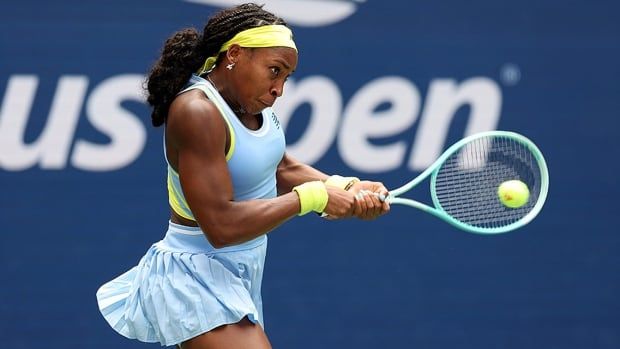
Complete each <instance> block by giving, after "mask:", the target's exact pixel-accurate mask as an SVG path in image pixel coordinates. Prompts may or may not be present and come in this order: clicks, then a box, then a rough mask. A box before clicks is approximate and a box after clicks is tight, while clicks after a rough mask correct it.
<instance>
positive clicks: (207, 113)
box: [167, 95, 300, 247]
mask: <svg viewBox="0 0 620 349" xmlns="http://www.w3.org/2000/svg"><path fill="white" fill-rule="evenodd" d="M227 132H228V131H227V125H226V122H225V121H224V120H223V118H222V116H221V115H220V114H219V111H217V109H216V108H215V106H214V105H213V104H212V103H211V102H210V101H208V100H206V99H202V98H195V97H194V98H192V97H189V96H186V95H182V96H179V97H178V98H177V99H176V100H175V102H174V103H173V105H172V106H171V109H170V113H169V116H168V124H167V141H168V145H169V148H168V149H169V150H172V151H171V152H172V153H174V154H169V159H170V161H171V164H172V165H173V167H175V165H176V169H177V172H178V173H179V178H180V181H181V186H182V188H183V193H184V195H185V198H186V200H187V203H188V205H189V207H190V209H191V210H192V213H193V214H194V217H195V219H196V221H197V223H198V225H199V226H200V227H201V229H202V230H203V232H205V234H206V236H207V238H208V239H209V241H210V242H211V243H212V244H213V245H214V246H215V247H223V246H226V245H231V244H237V243H241V242H244V241H248V240H251V239H253V238H256V237H258V236H260V235H262V234H264V233H266V232H268V231H270V230H272V229H273V228H275V227H276V226H278V225H279V224H282V223H283V222H284V221H286V220H287V219H289V218H291V217H293V216H295V215H296V214H297V213H299V207H300V206H299V205H300V204H299V198H298V196H297V195H296V194H295V193H287V194H285V195H282V196H279V197H277V198H274V199H268V200H267V199H265V200H250V201H243V202H236V201H233V188H232V181H231V178H230V174H229V172H228V166H227V164H226V159H225V154H224V152H225V147H226V135H227ZM169 153H170V151H169Z"/></svg>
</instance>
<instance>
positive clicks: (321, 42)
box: [0, 0, 620, 349]
mask: <svg viewBox="0 0 620 349" xmlns="http://www.w3.org/2000/svg"><path fill="white" fill-rule="evenodd" d="M232 2H233V1H225V0H204V1H199V0H196V1H193V2H188V1H182V0H172V1H156V0H149V1H147V0H133V1H120V0H113V1H102V2H89V1H74V0H62V1H56V2H53V3H49V4H45V5H42V3H41V2H39V1H33V0H22V1H19V2H11V3H8V2H4V3H2V4H1V5H0V9H1V11H0V33H1V34H0V97H1V99H0V101H1V103H2V104H1V105H0V183H1V184H0V186H1V188H2V190H1V194H0V223H1V227H2V232H1V233H0V340H1V341H2V343H3V345H5V346H6V347H8V348H13V349H17V348H42V347H45V348H145V347H149V346H150V347H156V345H146V344H141V343H138V342H135V341H130V340H126V339H125V338H123V337H121V336H119V335H117V334H116V333H115V332H113V330H112V329H111V328H109V327H108V325H107V324H106V323H105V321H104V320H103V318H102V317H101V316H100V315H99V313H98V310H97V305H96V302H95V291H96V289H97V288H98V287H99V285H100V284H102V283H103V282H105V281H107V280H109V279H111V278H113V277H115V276H117V275H118V274H120V273H121V272H122V271H124V270H126V269H128V268H130V267H131V266H133V265H134V264H136V263H137V262H138V259H139V258H140V257H141V256H142V254H143V253H144V251H146V249H147V248H148V247H149V246H150V244H151V243H153V242H155V241H157V240H158V239H160V238H161V237H162V234H163V231H164V229H165V226H166V222H167V217H168V207H167V199H166V191H165V162H164V160H163V158H162V152H161V129H154V128H152V127H150V120H149V110H148V108H147V107H146V105H145V104H144V102H143V98H144V97H143V95H142V94H141V91H140V86H141V84H142V82H143V78H144V74H145V72H146V71H147V70H148V68H149V66H150V65H151V64H152V63H153V61H154V60H155V59H156V58H157V57H158V52H159V49H160V48H161V45H162V43H163V41H164V40H165V38H167V37H168V36H169V35H170V34H171V33H173V32H174V31H175V30H178V29H180V28H183V27H187V26H197V27H199V28H201V27H202V25H203V23H204V22H205V21H206V19H207V18H208V16H209V15H210V14H212V13H213V12H214V11H215V10H217V9H219V8H221V6H224V5H222V4H225V3H229V4H230V3H232ZM268 3H270V6H273V7H271V8H272V9H274V11H276V10H277V12H278V13H279V14H280V15H282V16H283V17H285V18H289V19H290V22H291V24H292V26H293V29H294V32H295V36H296V41H297V43H298V46H299V47H300V64H299V67H298V70H297V72H296V73H295V75H294V77H293V78H292V79H291V80H290V82H289V83H288V85H287V87H286V95H285V98H283V100H282V101H280V102H279V104H278V105H277V108H278V111H279V112H280V118H281V121H282V122H283V123H284V124H285V125H286V130H287V137H288V144H289V151H290V152H291V153H293V154H294V155H295V156H297V157H299V158H300V159H303V160H304V161H307V162H310V163H313V164H314V165H315V166H317V167H318V168H321V169H323V170H324V171H326V172H328V173H340V174H345V175H357V176H360V177H364V178H373V179H376V180H381V181H383V182H384V183H386V185H387V186H388V187H395V186H398V185H400V184H401V183H402V182H404V181H405V180H407V179H408V178H410V177H412V176H415V175H416V174H418V173H420V172H421V170H422V169H423V168H424V167H425V166H426V165H427V164H428V162H429V161H432V159H433V158H434V157H435V156H437V155H438V153H439V152H440V151H441V150H443V149H445V147H447V146H448V145H449V144H450V143H452V142H454V141H456V140H457V139H459V138H461V137H463V135H465V134H468V133H471V132H475V131H482V130H486V129H504V130H513V131H517V132H519V133H522V134H525V135H527V136H528V137H529V138H531V139H532V140H533V141H534V142H535V143H536V144H537V145H538V146H539V147H540V148H541V150H542V151H543V153H544V154H545V156H546V159H547V162H548V165H549V169H550V175H551V187H550V193H549V197H548V201H547V204H546V206H545V208H544V209H543V211H542V212H541V214H540V215H539V216H538V218H537V219H536V220H535V221H533V222H532V223H531V224H530V225H528V226H527V227H525V228H524V229H521V230H519V231H516V232H513V233H510V234H504V235H498V236H478V235H472V234H468V233H464V232H460V231H456V230H455V229H454V228H452V227H450V226H449V225H447V224H446V223H443V222H441V221H439V220H437V219H436V218H434V217H432V216H429V215H426V214H423V213H421V212H417V211H413V210H411V209H407V208H403V207H394V208H393V210H392V212H391V213H390V214H389V215H387V216H385V217H382V218H380V219H378V220H376V221H373V222H359V221H353V220H346V221H338V222H326V221H324V220H321V219H320V218H318V217H311V216H307V217H306V216H304V217H301V218H295V219H293V220H291V221H289V222H287V223H286V224H285V225H284V226H282V227H280V228H279V229H277V231H275V232H273V233H272V234H270V243H269V244H270V246H269V250H270V251H269V253H268V258H267V262H266V274H265V280H264V283H263V285H264V287H263V295H264V301H265V320H266V331H267V333H268V335H269V337H270V339H271V341H272V343H273V345H274V347H276V348H376V347H383V348H453V347H458V348H464V349H465V348H476V349H478V348H519V349H522V348H545V349H551V348H561V349H568V348H575V349H582V348H619V347H620V315H619V314H620V300H619V297H618V295H619V294H620V255H619V253H618V250H619V249H620V235H619V234H618V228H617V227H616V220H615V217H617V214H618V212H617V211H618V209H619V208H620V205H619V204H618V197H619V196H620V186H619V185H618V183H617V174H618V173H619V172H620V171H619V170H620V168H619V165H618V158H619V155H620V146H619V143H618V137H617V132H618V128H619V127H620V121H619V120H620V118H619V117H620V115H619V114H618V110H620V88H619V87H618V86H619V85H618V80H620V64H619V62H620V24H619V23H620V18H619V16H618V13H620V5H619V3H618V2H617V1H611V0H603V1H596V2H591V1H590V2H589V1H584V0H576V1H565V2H561V3H560V2H557V1H552V0H537V1H533V0H524V1H520V2H516V3H513V2H510V3H507V2H501V1H500V2H497V1H490V0H474V1H456V0H438V1H432V2H411V1H406V0H400V1H376V0H367V1H363V0H359V1H321V0H316V1H311V0H303V1H302V0H297V1H295V0H288V1H286V0H280V1H272V2H268ZM426 192H427V188H421V189H420V190H417V191H416V192H415V193H414V196H416V195H419V196H420V197H424V196H423V195H424V194H425V193H426Z"/></svg>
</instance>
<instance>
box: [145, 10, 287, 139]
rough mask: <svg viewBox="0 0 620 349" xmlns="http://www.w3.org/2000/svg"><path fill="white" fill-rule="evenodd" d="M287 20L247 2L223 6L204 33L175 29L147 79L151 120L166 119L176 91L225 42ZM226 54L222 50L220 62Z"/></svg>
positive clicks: (284, 23)
mask: <svg viewBox="0 0 620 349" xmlns="http://www.w3.org/2000/svg"><path fill="white" fill-rule="evenodd" d="M274 24H281V25H286V22H285V21H284V20H283V19H282V18H279V17H277V16H276V15H274V14H273V13H271V12H268V11H265V10H263V8H262V6H259V5H256V4H253V3H247V4H242V5H239V6H236V7H233V8H229V9H225V10H222V11H220V12H218V13H216V14H215V15H213V17H211V18H210V19H209V21H208V22H207V24H206V25H205V27H204V30H203V33H202V35H200V34H199V33H198V31H197V30H196V29H194V28H187V29H183V30H180V31H178V32H176V33H174V34H173V35H172V36H171V37H169V38H168V39H167V40H166V43H165V44H164V48H163V50H162V54H161V57H160V58H159V59H158V60H157V62H156V63H155V65H154V66H153V67H152V68H151V71H150V73H149V75H148V78H147V82H146V85H147V86H146V90H147V102H148V103H149V104H150V105H151V106H152V107H153V112H152V113H151V121H152V123H153V126H155V127H158V126H161V125H162V124H163V123H165V122H166V118H167V117H168V109H169V108H170V104H171V103H172V101H173V100H174V98H175V96H176V94H177V93H178V92H179V91H180V90H181V88H182V87H183V86H184V85H185V84H186V83H187V80H188V79H189V78H190V76H191V75H192V73H194V72H196V71H197V70H198V69H199V68H200V67H201V66H202V64H203V63H204V61H205V60H206V59H207V58H208V57H211V56H214V55H216V54H217V53H218V52H219V50H220V48H221V47H222V45H223V44H224V43H225V42H226V41H228V40H230V39H232V38H233V37H234V36H235V35H236V34H237V33H239V32H241V31H244V30H246V29H250V28H255V27H260V26H264V25H274ZM222 56H224V53H222V54H221V55H220V56H219V57H218V59H217V62H219V61H220V60H221V58H222Z"/></svg>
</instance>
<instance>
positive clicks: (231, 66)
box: [226, 63, 235, 70]
mask: <svg viewBox="0 0 620 349" xmlns="http://www.w3.org/2000/svg"><path fill="white" fill-rule="evenodd" d="M234 67H235V63H230V64H229V65H227V66H226V69H228V70H232V69H233V68H234Z"/></svg>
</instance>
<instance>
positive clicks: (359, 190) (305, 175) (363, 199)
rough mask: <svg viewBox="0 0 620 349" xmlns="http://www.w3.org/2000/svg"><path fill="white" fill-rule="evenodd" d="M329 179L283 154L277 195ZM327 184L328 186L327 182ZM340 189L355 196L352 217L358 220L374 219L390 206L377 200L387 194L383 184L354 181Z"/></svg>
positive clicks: (277, 175) (278, 170) (278, 174)
mask: <svg viewBox="0 0 620 349" xmlns="http://www.w3.org/2000/svg"><path fill="white" fill-rule="evenodd" d="M329 177H330V176H328V175H327V174H325V173H323V172H321V171H319V170H317V169H316V168H314V167H312V166H310V165H307V164H304V163H302V162H300V161H298V160H297V159H295V158H293V157H292V156H290V155H289V154H287V153H284V156H283V157H282V160H281V161H280V164H279V165H278V169H277V173H276V178H277V183H278V184H277V186H278V194H285V193H288V192H290V191H291V190H292V189H293V187H295V186H297V185H300V184H302V183H305V182H310V181H317V180H320V181H323V182H325V181H327V180H328V178H329ZM327 184H328V185H329V182H327ZM342 189H346V190H348V191H349V192H351V193H353V194H355V195H356V203H355V211H354V215H355V216H356V217H358V218H361V219H374V218H377V217H378V216H380V215H382V214H385V213H387V212H388V211H389V210H390V205H389V204H388V203H387V202H383V201H381V200H379V196H380V195H383V196H387V194H388V191H387V189H386V188H385V186H384V185H383V183H380V182H372V181H358V180H356V181H355V182H354V183H351V185H348V186H347V187H346V188H342Z"/></svg>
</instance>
